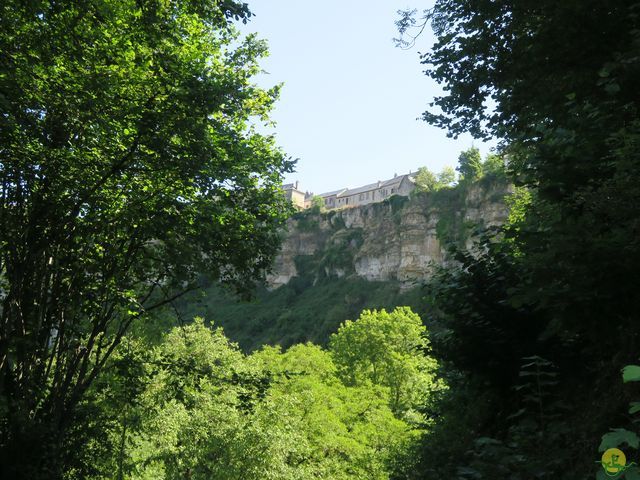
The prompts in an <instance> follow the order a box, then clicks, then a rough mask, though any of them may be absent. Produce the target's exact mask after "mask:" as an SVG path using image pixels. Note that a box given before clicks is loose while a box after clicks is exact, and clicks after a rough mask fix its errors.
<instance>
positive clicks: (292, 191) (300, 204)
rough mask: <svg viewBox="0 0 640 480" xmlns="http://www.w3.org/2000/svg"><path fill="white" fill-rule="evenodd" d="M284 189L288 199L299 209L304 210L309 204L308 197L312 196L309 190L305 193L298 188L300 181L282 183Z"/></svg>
mask: <svg viewBox="0 0 640 480" xmlns="http://www.w3.org/2000/svg"><path fill="white" fill-rule="evenodd" d="M282 190H283V191H284V196H285V197H286V199H287V200H289V201H290V202H291V203H292V204H293V206H294V207H295V208H297V209H298V210H303V209H305V208H307V207H308V206H309V204H308V203H309V200H307V197H309V198H310V194H309V192H307V193H305V192H303V191H302V190H298V182H295V183H287V184H284V185H282Z"/></svg>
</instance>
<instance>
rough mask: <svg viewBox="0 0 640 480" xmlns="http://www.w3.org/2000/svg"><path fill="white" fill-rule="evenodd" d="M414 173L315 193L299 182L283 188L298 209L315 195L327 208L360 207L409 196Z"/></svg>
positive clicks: (304, 205)
mask: <svg viewBox="0 0 640 480" xmlns="http://www.w3.org/2000/svg"><path fill="white" fill-rule="evenodd" d="M415 187H416V185H415V178H414V175H412V174H411V172H409V173H408V174H406V175H394V176H393V178H391V179H389V180H384V181H380V180H378V181H377V182H376V183H370V184H368V185H363V186H362V187H357V188H341V189H340V190H334V191H332V192H326V193H321V194H320V195H314V194H312V193H308V192H307V193H306V194H305V193H303V192H302V191H300V190H298V182H295V183H289V184H287V185H283V186H282V189H283V190H284V192H285V195H286V197H287V198H288V199H289V200H290V201H291V203H293V205H294V206H295V207H296V208H298V209H303V208H309V207H310V206H311V199H312V198H313V197H315V196H318V197H320V198H322V200H323V201H324V206H325V208H327V209H329V210H331V209H333V208H348V207H359V206H360V205H367V204H369V203H376V202H381V201H383V200H385V199H386V198H389V197H390V196H392V195H400V196H404V197H406V196H408V195H409V194H410V193H411V191H412V190H413V189H415Z"/></svg>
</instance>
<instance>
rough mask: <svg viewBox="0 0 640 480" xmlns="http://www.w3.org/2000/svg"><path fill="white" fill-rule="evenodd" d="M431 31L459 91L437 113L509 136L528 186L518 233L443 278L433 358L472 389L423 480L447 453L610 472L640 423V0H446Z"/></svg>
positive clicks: (438, 103) (492, 466) (452, 89)
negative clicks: (635, 384)
mask: <svg viewBox="0 0 640 480" xmlns="http://www.w3.org/2000/svg"><path fill="white" fill-rule="evenodd" d="M423 21H424V22H429V23H431V25H432V26H433V29H434V31H435V33H436V37H437V42H436V44H435V45H434V47H433V48H432V49H431V50H430V51H429V52H427V53H425V54H424V55H423V56H422V61H423V64H424V65H425V66H426V68H427V70H426V73H427V75H429V76H430V77H431V78H433V79H434V80H436V81H437V82H439V83H441V84H442V85H443V87H444V89H443V90H444V94H443V95H442V96H441V97H438V98H436V99H435V100H434V102H433V103H432V104H431V107H432V108H431V109H430V110H429V111H428V112H427V113H425V114H424V118H425V120H427V121H428V122H430V123H432V124H434V125H438V126H441V127H443V128H446V129H447V131H448V132H449V134H450V135H452V136H457V135H459V134H461V133H462V132H470V133H472V134H473V135H475V136H476V137H477V138H488V137H489V136H493V137H496V138H498V139H500V140H501V142H502V143H501V155H502V156H503V158H507V159H508V169H509V170H510V173H511V175H512V179H513V181H514V182H516V183H517V184H518V185H520V187H519V188H518V189H516V192H515V194H514V196H513V198H512V200H511V203H512V215H511V218H510V221H509V222H508V224H507V225H506V226H505V227H504V228H503V229H502V230H501V232H499V234H498V235H497V236H493V238H487V239H486V240H485V241H484V242H482V243H481V245H479V247H480V248H477V249H475V252H474V254H469V253H468V252H464V251H459V252H458V253H457V258H458V260H459V262H460V263H459V266H458V267H454V268H452V269H447V270H442V271H441V272H440V274H439V275H437V276H436V278H435V279H434V281H433V282H432V283H431V285H429V288H428V293H429V298H430V301H431V303H432V305H434V307H435V312H437V314H436V317H435V318H434V320H435V321H436V322H437V323H438V324H440V325H441V327H442V329H443V330H442V332H443V333H442V334H441V335H439V336H438V337H434V339H433V341H434V350H435V352H436V353H437V354H438V356H440V357H441V358H442V359H443V360H446V361H448V362H450V364H451V365H452V366H455V367H456V370H458V371H459V372H460V375H461V376H462V378H463V379H468V381H466V382H465V381H464V380H462V381H461V382H460V383H458V384H456V383H455V382H450V383H451V385H452V389H451V392H452V394H451V396H450V398H449V399H448V400H447V401H446V402H448V403H445V404H443V408H444V409H445V412H447V413H445V414H444V415H443V418H442V420H441V423H440V425H438V426H437V427H436V429H435V431H434V432H435V433H434V435H433V436H432V437H431V438H430V439H428V440H427V441H426V443H425V449H424V456H423V459H424V460H423V462H424V463H423V466H422V467H421V469H420V470H421V471H422V474H421V475H422V476H420V475H418V476H417V478H425V477H426V478H440V474H441V471H440V470H439V469H435V468H434V467H433V465H434V463H435V462H436V461H439V460H441V459H442V458H443V457H444V458H450V459H451V461H448V462H446V464H445V465H442V467H443V469H444V470H448V471H452V472H456V473H455V474H456V476H457V478H509V479H515V478H583V477H586V476H593V475H594V474H595V469H594V467H593V462H594V459H597V458H598V456H599V454H598V450H597V447H598V443H599V437H600V435H602V433H603V432H606V430H607V429H608V428H609V427H611V426H612V425H616V426H622V425H625V424H627V425H628V422H629V419H628V418H627V417H626V415H625V413H626V409H625V405H626V403H627V401H628V391H625V390H622V389H621V388H620V386H619V385H618V383H617V374H616V373H617V371H619V369H620V368H622V367H623V366H624V365H625V364H627V363H631V362H633V361H634V360H635V359H637V356H638V352H639V351H640V349H639V346H640V342H639V341H638V340H639V337H640V328H639V326H638V318H637V314H638V311H640V297H638V295H637V292H636V289H637V286H638V285H640V277H639V272H640V268H639V266H640V245H639V243H638V239H639V238H640V236H639V235H638V233H639V231H638V219H639V218H640V210H638V206H639V205H640V203H639V202H638V200H639V198H640V189H639V188H638V185H639V184H640V182H639V181H640V177H639V174H638V172H640V168H639V167H640V163H639V160H640V158H639V157H638V141H639V140H640V136H639V134H640V130H639V129H638V126H639V125H640V119H639V118H638V106H639V105H638V97H637V94H636V89H635V85H636V84H637V81H638V78H640V75H639V74H640V61H639V59H640V55H639V53H640V38H639V36H638V35H639V33H638V32H640V29H639V27H640V23H639V22H640V20H639V17H638V5H637V4H636V3H635V2H633V1H626V0H617V1H613V2H599V1H586V2H583V1H580V2H578V1H567V2H555V1H538V2H533V3H532V2H507V1H497V2H496V1H489V0H486V1H484V0H480V1H473V2H469V1H465V0H439V1H437V2H436V4H435V6H434V8H433V9H431V10H428V11H425V15H424V16H423ZM398 25H399V27H400V29H401V31H402V32H403V33H405V34H406V33H409V32H410V30H411V27H412V26H420V25H421V23H420V21H419V20H418V19H417V18H416V12H415V11H413V12H411V11H409V12H403V13H402V16H401V19H400V20H399V22H398ZM417 41H419V40H417ZM409 43H410V42H409ZM461 160H462V158H461ZM464 160H465V161H466V164H467V166H468V167H469V168H468V170H469V174H473V172H474V171H477V168H475V166H476V165H477V164H478V162H477V160H478V158H477V156H476V158H475V159H474V158H465V159H464ZM492 163H493V164H495V165H496V166H498V165H499V161H498V159H492ZM464 175H467V174H464ZM520 357H526V358H520ZM534 385H537V386H538V387H539V388H538V392H537V393H536V394H535V395H534V393H535V392H532V390H531V387H532V386H534ZM475 398H483V399H484V401H485V402H486V403H485V404H482V405H481V404H478V403H473V404H472V405H469V400H470V399H475ZM463 405H464V407H463ZM467 405H468V406H467ZM488 406H490V408H488ZM462 408H464V410H465V411H464V413H463V414H459V413H456V412H459V411H460V409H462ZM536 410H537V412H538V413H537V414H536V413H535V411H536ZM460 417H462V419H461V418H460ZM465 429H466V431H467V433H465V435H464V436H463V437H462V438H463V441H461V442H460V443H459V444H458V445H456V446H452V447H451V448H449V447H443V446H442V444H443V443H445V442H446V441H447V440H449V439H450V438H451V434H452V431H458V432H459V431H462V430H465ZM469 432H472V433H469ZM560 445H562V448H561V449H562V451H561V452H560V451H558V446H560ZM629 475H632V473H629ZM630 478H631V477H630Z"/></svg>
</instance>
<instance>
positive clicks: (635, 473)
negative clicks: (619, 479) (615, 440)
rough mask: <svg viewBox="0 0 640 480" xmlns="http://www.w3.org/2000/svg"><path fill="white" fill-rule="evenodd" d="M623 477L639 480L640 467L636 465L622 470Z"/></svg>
mask: <svg viewBox="0 0 640 480" xmlns="http://www.w3.org/2000/svg"><path fill="white" fill-rule="evenodd" d="M624 478H625V479H626V480H640V469H638V467H637V466H635V465H634V466H633V467H629V468H628V469H627V470H625V472H624Z"/></svg>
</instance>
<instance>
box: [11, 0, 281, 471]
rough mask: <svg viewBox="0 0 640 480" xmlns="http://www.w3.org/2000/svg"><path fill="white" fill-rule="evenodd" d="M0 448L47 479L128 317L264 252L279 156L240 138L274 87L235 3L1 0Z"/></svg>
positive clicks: (247, 279) (233, 272)
mask: <svg viewBox="0 0 640 480" xmlns="http://www.w3.org/2000/svg"><path fill="white" fill-rule="evenodd" d="M2 11H3V14H2V16H1V19H0V26H1V28H0V50H2V52H3V56H4V58H5V59H7V61H5V62H2V65H1V66H0V69H1V71H0V109H1V112H2V114H1V115H0V118H1V120H0V123H1V128H0V145H1V147H0V178H1V180H2V187H1V190H0V199H1V204H0V232H2V233H1V234H0V235H1V236H0V288H1V289H2V292H3V294H2V299H1V302H2V306H1V321H0V411H1V412H2V420H1V421H0V448H1V458H0V463H2V465H3V468H4V473H5V474H6V475H5V476H7V478H39V477H40V476H45V477H47V478H51V477H55V476H56V475H57V472H59V469H60V465H59V463H60V461H59V460H60V458H61V457H60V455H59V453H60V452H59V445H60V444H61V443H62V440H61V439H62V438H63V437H64V435H65V434H66V433H67V432H70V431H72V430H73V429H72V428H71V426H72V425H71V423H72V422H73V421H74V414H73V412H74V410H75V407H76V405H77V404H78V402H79V401H80V400H81V399H82V398H83V396H84V395H85V392H86V391H87V389H88V388H89V387H90V385H91V383H92V382H93V381H94V380H95V379H96V378H97V377H98V376H99V374H100V372H101V370H102V368H103V367H104V365H105V364H106V362H107V361H108V359H109V357H110V355H111V354H112V353H113V351H114V350H115V348H116V347H117V345H118V344H119V342H120V340H121V338H122V336H123V335H124V333H125V332H126V330H127V329H128V327H129V325H130V324H131V323H132V322H134V321H135V320H136V319H140V318H142V317H145V316H146V315H147V314H148V313H149V312H151V311H153V310H155V309H157V308H159V307H161V306H162V305H164V304H167V303H169V302H171V301H172V299H174V298H176V297H177V296H179V295H180V294H181V293H183V292H185V291H187V290H189V289H191V288H193V287H194V286H195V279H196V272H206V273H207V274H208V275H209V276H210V277H211V278H213V279H216V280H222V281H226V282H228V283H231V284H233V285H235V286H236V287H237V288H239V289H241V290H246V289H247V288H249V287H250V286H251V284H252V282H253V281H254V280H255V279H257V278H259V277H260V276H261V275H262V273H263V271H264V270H265V269H267V268H268V267H269V265H270V260H271V258H272V256H273V255H274V254H275V252H276V251H277V248H278V243H279V234H278V233H277V232H278V228H279V227H280V226H281V225H282V224H283V221H284V218H285V217H286V214H287V213H288V209H289V207H288V206H287V205H286V202H285V201H284V199H283V198H282V195H281V192H280V185H281V181H282V174H283V173H284V172H286V171H289V170H290V169H291V166H292V164H291V162H289V161H288V160H286V159H285V158H284V156H283V154H282V153H281V152H280V151H279V150H278V149H277V148H275V146H274V141H273V138H271V137H265V136H262V135H258V134H256V133H255V131H254V130H253V129H252V127H251V124H250V123H249V120H250V118H261V119H262V120H265V121H266V120H267V113H268V111H269V109H270V106H271V104H272V103H273V101H274V100H275V98H276V96H277V89H272V90H263V89H260V88H258V87H257V86H255V85H254V84H253V83H252V80H251V78H252V76H253V75H254V74H256V73H257V72H258V71H259V66H258V63H257V62H258V60H259V58H260V57H262V56H263V55H264V54H265V53H266V47H265V44H264V43H263V42H261V41H258V40H257V39H256V38H255V37H254V36H249V37H247V38H246V39H240V38H239V36H238V34H237V33H236V30H235V29H234V27H233V26H232V23H231V22H232V20H233V19H236V20H243V21H246V19H247V18H248V17H249V15H250V13H249V11H248V9H247V6H246V4H243V3H240V2H236V1H233V0H225V1H222V2H213V1H179V0H171V1H167V2H156V1H151V0H149V1H146V0H143V1H134V0H125V1H120V0H118V1H115V0H100V1H87V2H72V1H60V2H40V1H35V2H21V1H8V2H4V4H3V7H2Z"/></svg>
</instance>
